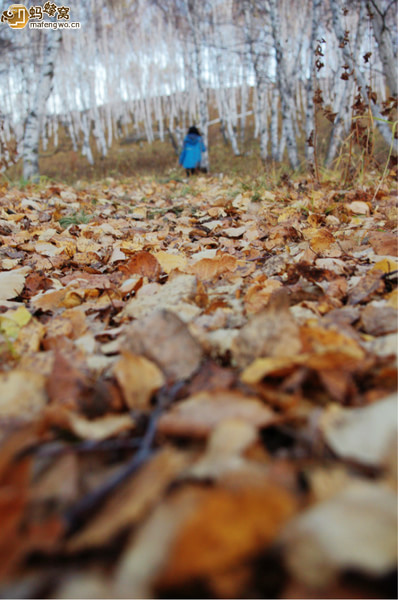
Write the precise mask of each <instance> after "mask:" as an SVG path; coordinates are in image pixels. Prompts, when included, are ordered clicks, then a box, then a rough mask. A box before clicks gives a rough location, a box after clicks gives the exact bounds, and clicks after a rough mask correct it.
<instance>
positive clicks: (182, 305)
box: [122, 274, 200, 321]
mask: <svg viewBox="0 0 398 600" xmlns="http://www.w3.org/2000/svg"><path fill="white" fill-rule="evenodd" d="M196 291H197V283H196V277H194V276H193V275H185V274H178V275H176V276H175V277H173V278H171V279H169V280H168V281H167V283H165V284H164V285H160V284H155V283H153V284H148V285H144V286H142V287H141V288H140V289H139V290H138V292H137V295H136V296H135V297H134V298H132V299H131V300H129V302H127V304H126V307H125V309H124V310H123V312H122V317H124V316H127V317H134V318H135V319H139V318H140V317H144V316H145V315H149V314H150V313H152V312H154V311H159V310H161V309H164V310H167V311H171V312H175V313H176V314H177V315H179V316H180V317H181V318H183V319H184V320H186V321H190V320H191V319H193V318H194V317H196V316H197V315H198V314H199V313H200V308H199V307H197V306H196V305H195V304H193V301H194V299H195V296H196Z"/></svg>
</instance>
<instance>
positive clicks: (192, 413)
mask: <svg viewBox="0 0 398 600" xmlns="http://www.w3.org/2000/svg"><path fill="white" fill-rule="evenodd" d="M227 419H240V420H242V421H244V422H246V423H251V424H252V425H254V426H256V427H265V426H266V425H270V424H272V423H274V422H276V421H278V416H277V415H276V414H275V413H274V412H273V411H272V410H271V409H270V408H269V407H268V406H265V405H264V404H263V403H262V402H261V401H260V400H258V399H257V398H255V397H253V396H245V395H244V394H242V393H239V392H236V391H232V390H231V391H230V390H218V391H217V390H216V391H214V392H199V393H198V394H195V395H194V396H191V397H190V398H188V399H187V400H184V401H182V402H180V403H179V404H177V405H175V406H173V407H172V408H171V409H170V410H169V411H168V412H167V413H165V414H163V415H162V416H161V417H160V419H159V426H158V429H159V431H160V432H162V433H164V434H167V435H176V436H194V437H206V436H207V435H209V434H210V432H211V431H212V430H213V429H214V428H215V427H216V426H217V425H218V424H219V423H221V422H222V421H225V420H227Z"/></svg>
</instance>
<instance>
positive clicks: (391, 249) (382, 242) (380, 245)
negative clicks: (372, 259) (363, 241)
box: [369, 231, 398, 256]
mask: <svg viewBox="0 0 398 600" xmlns="http://www.w3.org/2000/svg"><path fill="white" fill-rule="evenodd" d="M369 243H370V245H371V246H372V248H373V250H374V251H375V252H376V254H380V255H381V256H383V255H387V256H398V239H397V235H396V234H395V233H390V232H389V231H375V232H374V233H371V234H370V235H369Z"/></svg>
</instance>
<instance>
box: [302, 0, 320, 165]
mask: <svg viewBox="0 0 398 600" xmlns="http://www.w3.org/2000/svg"><path fill="white" fill-rule="evenodd" d="M320 6H321V0H312V25H311V38H310V45H309V49H308V52H309V73H308V79H307V85H306V92H307V106H306V113H305V139H306V143H305V157H306V159H307V162H308V163H310V164H311V165H312V164H314V145H313V144H310V143H309V139H310V138H311V135H312V136H315V119H316V114H315V110H314V87H315V86H314V83H315V45H316V38H317V35H318V29H319V8H320Z"/></svg>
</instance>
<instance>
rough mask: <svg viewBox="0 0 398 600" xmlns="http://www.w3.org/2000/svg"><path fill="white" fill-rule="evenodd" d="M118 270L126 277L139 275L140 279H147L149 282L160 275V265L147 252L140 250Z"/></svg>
mask: <svg viewBox="0 0 398 600" xmlns="http://www.w3.org/2000/svg"><path fill="white" fill-rule="evenodd" d="M119 269H120V270H121V271H122V272H123V273H126V274H127V275H133V274H135V275H141V276H142V277H148V279H150V280H154V279H157V278H158V276H159V274H160V264H159V262H158V260H157V259H156V257H155V256H154V255H153V254H151V253H150V252H147V251H146V250H141V251H140V252H135V253H134V254H133V255H132V257H131V258H130V259H129V260H128V261H127V262H126V263H124V264H122V265H121V266H120V267H119Z"/></svg>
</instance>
